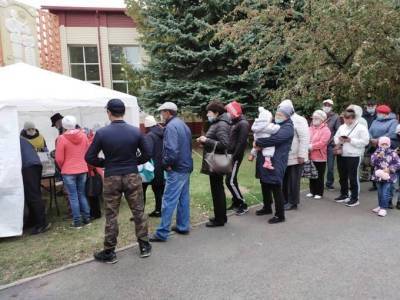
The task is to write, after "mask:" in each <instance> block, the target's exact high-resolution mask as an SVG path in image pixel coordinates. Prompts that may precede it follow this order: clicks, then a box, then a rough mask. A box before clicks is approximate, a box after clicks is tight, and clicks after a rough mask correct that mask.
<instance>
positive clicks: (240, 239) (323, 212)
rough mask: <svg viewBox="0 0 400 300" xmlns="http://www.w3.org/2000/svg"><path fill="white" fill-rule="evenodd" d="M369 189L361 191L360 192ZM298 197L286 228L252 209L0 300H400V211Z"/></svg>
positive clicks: (371, 200)
mask: <svg viewBox="0 0 400 300" xmlns="http://www.w3.org/2000/svg"><path fill="white" fill-rule="evenodd" d="M363 189H364V190H366V189H367V187H366V186H364V187H363ZM334 196H336V194H335V193H331V192H327V193H326V195H325V197H324V199H322V200H313V199H305V198H304V197H303V199H302V204H301V206H300V208H299V209H298V210H297V211H291V212H288V213H287V222H285V223H281V224H275V225H270V224H268V223H267V219H268V218H267V217H266V216H263V217H259V216H255V214H254V208H253V209H252V211H250V212H249V213H248V214H246V215H244V216H241V217H237V216H234V217H231V218H229V222H228V224H227V225H226V226H225V227H221V228H212V229H210V228H206V227H205V226H204V225H200V226H198V227H196V228H194V229H193V230H192V232H191V234H190V235H189V236H177V235H174V236H172V237H171V239H170V240H169V241H168V242H166V243H162V244H153V255H152V256H151V257H150V258H147V259H140V258H139V257H138V249H137V247H134V248H130V249H127V250H124V251H122V252H119V253H118V259H119V262H118V263H117V264H115V265H106V264H101V263H98V262H94V261H93V262H89V263H85V264H82V265H79V266H76V267H73V268H69V269H67V270H64V271H61V272H57V273H55V274H51V275H48V276H44V277H42V278H39V279H35V280H32V281H29V282H26V283H23V284H21V285H17V286H14V287H11V288H8V289H5V290H2V291H0V299H29V300H33V299H41V300H43V299H68V300H70V299H400V290H399V282H400V263H399V251H400V249H399V248H400V243H399V239H400V211H398V210H390V211H389V214H388V216H387V217H385V218H381V217H378V216H376V215H374V214H373V213H372V212H371V211H370V210H371V209H372V208H374V207H375V206H376V193H371V192H369V193H368V192H364V193H362V195H361V198H360V201H361V205H360V206H358V207H353V208H348V207H345V206H344V205H343V204H337V203H335V202H334V201H333V198H334Z"/></svg>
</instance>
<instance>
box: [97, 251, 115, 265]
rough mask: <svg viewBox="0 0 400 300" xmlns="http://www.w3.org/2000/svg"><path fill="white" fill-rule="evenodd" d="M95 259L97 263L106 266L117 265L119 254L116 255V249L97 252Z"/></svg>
mask: <svg viewBox="0 0 400 300" xmlns="http://www.w3.org/2000/svg"><path fill="white" fill-rule="evenodd" d="M94 258H95V259H96V260H97V261H100V262H103V263H106V264H115V263H116V262H118V259H117V254H116V253H115V251H114V248H112V249H107V250H103V251H99V252H96V253H95V254H94Z"/></svg>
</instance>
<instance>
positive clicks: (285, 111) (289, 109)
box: [276, 106, 293, 118]
mask: <svg viewBox="0 0 400 300" xmlns="http://www.w3.org/2000/svg"><path fill="white" fill-rule="evenodd" d="M276 112H280V113H283V114H284V115H285V116H286V117H288V118H290V116H291V115H292V114H293V108H292V107H290V106H279V107H278V110H277V111H276Z"/></svg>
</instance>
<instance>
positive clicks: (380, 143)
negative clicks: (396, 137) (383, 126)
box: [378, 136, 390, 147]
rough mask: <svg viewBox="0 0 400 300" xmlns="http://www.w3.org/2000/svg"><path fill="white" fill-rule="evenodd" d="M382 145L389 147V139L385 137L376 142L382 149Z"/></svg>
mask: <svg viewBox="0 0 400 300" xmlns="http://www.w3.org/2000/svg"><path fill="white" fill-rule="evenodd" d="M383 144H386V145H388V146H389V147H390V138H388V137H387V136H382V137H380V138H379V142H378V145H379V147H382V145H383Z"/></svg>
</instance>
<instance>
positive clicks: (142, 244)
mask: <svg viewBox="0 0 400 300" xmlns="http://www.w3.org/2000/svg"><path fill="white" fill-rule="evenodd" d="M138 242H139V249H140V257H141V258H145V257H149V256H150V255H151V244H150V243H149V242H148V241H142V240H139V241H138Z"/></svg>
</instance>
